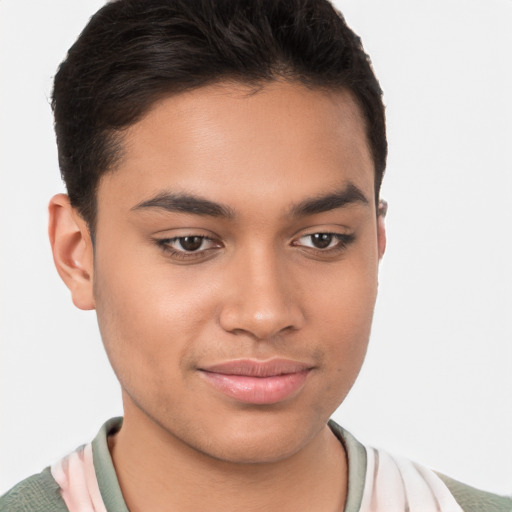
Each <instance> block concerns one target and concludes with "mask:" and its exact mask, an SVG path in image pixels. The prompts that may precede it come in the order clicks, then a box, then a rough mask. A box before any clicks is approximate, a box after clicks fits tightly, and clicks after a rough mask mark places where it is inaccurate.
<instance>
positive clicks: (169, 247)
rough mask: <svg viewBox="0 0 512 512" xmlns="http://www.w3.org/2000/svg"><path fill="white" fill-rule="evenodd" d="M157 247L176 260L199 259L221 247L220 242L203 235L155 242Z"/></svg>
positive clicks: (163, 239)
mask: <svg viewBox="0 0 512 512" xmlns="http://www.w3.org/2000/svg"><path fill="white" fill-rule="evenodd" d="M155 241H156V243H157V245H158V246H159V247H161V249H162V250H163V251H164V252H165V253H167V254H168V255H169V256H170V257H172V258H174V259H181V260H185V259H198V258H203V257H206V255H208V254H209V253H210V252H211V250H213V249H216V248H219V247H221V244H220V242H218V241H216V240H213V239H212V238H209V237H207V236H202V235H187V236H177V237H174V238H162V239H158V240H155Z"/></svg>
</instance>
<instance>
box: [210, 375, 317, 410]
mask: <svg viewBox="0 0 512 512" xmlns="http://www.w3.org/2000/svg"><path fill="white" fill-rule="evenodd" d="M201 374H202V375H203V377H204V378H205V379H206V380H207V381H208V382H209V383H210V384H211V385H212V386H213V387H214V388H215V389H217V390H218V391H220V392H221V393H223V394H224V395H227V396H229V397H231V398H234V399H235V400H238V401H239V402H244V403H247V404H260V405H262V404H276V403H278V402H282V401H283V400H286V399H287V398H290V397H292V396H294V395H295V394H296V393H297V392H298V391H299V390H300V389H301V388H302V386H303V385H304V382H305V381H306V379H307V376H308V374H309V370H306V371H303V372H298V373H288V374H285V375H275V376H272V377H248V376H245V375H227V374H224V373H214V372H207V371H202V372H201Z"/></svg>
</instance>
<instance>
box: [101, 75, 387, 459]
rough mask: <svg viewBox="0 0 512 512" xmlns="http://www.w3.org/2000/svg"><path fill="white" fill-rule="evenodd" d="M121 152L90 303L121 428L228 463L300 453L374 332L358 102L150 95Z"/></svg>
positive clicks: (306, 95) (210, 93) (283, 93)
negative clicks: (129, 425) (149, 432)
mask: <svg viewBox="0 0 512 512" xmlns="http://www.w3.org/2000/svg"><path fill="white" fill-rule="evenodd" d="M124 145H125V154H124V156H123V158H122V161H121V162H120V165H119V167H118V168H117V169H116V170H115V171H114V172H112V173H110V174H108V175H106V176H104V177H103V178H102V179H101V182H100V186H99V190H98V196H97V198H98V217H97V219H98V222H97V231H96V240H95V254H94V276H93V282H94V297H93V300H94V304H95V307H96V310H97V315H98V322H99V326H100V330H101V334H102V337H103V340H104V343H105V347H106V350H107V353H108V355H109V358H110V361H111V363H112V365H113V368H114V370H115V372H116V374H117V376H118V378H119V381H120V383H121V386H122V388H123V393H124V400H125V407H126V411H127V412H126V414H127V416H126V421H129V419H130V417H129V414H130V411H137V413H142V414H144V416H145V417H146V418H149V419H150V421H152V422H154V423H155V424H158V425H159V426H160V427H161V428H162V429H163V431H164V432H165V433H166V434H169V435H170V436H172V437H173V438H174V439H178V440H180V441H182V442H183V443H185V444H187V445H188V446H191V447H193V448H195V449H197V450H199V451H200V452H202V453H205V454H208V455H211V456H212V457H215V458H217V459H222V460H226V461H238V462H249V461H252V462H254V461H271V460H279V459H282V458H284V457H287V456H290V455H291V454H293V453H296V452H297V451H299V450H300V449H302V448H303V447H305V446H306V445H308V443H309V442H310V441H311V440H312V439H314V438H315V436H317V435H318V434H319V432H320V431H321V430H322V429H324V428H325V423H326V421H327V420H328V418H329V416H330V415H331V414H332V412H333V411H334V410H335V409H336V408H337V407H338V405H339V404H340V403H341V402H342V401H343V399H344V398H345V396H346V394H347V393H348V391H349V389H350V387H351V386H352V384H353V382H354V380H355V378H356V376H357V374H358V372H359V369H360V367H361V364H362V362H363V358H364V354H365V351H366V347H367V342H368V337H369V333H370V324H371V320H372V313H373V308H374V302H375V298H376V291H377V267H378V260H379V244H378V237H379V228H378V225H379V224H378V222H377V215H376V209H375V201H374V192H373V191H374V174H373V173H374V171H373V163H372V159H371V156H370V152H369V149H368V146H367V141H366V137H365V133H364V126H363V120H362V117H361V114H360V112H359V110H358V108H357V106H356V105H355V103H354V101H353V100H352V98H351V96H350V95H349V94H348V93H344V92H325V91H319V90H310V89H306V88H304V87H303V86H300V85H296V84H295V85H294V84H290V83H278V82H276V83H272V84H269V85H267V86H265V87H264V88H263V89H261V90H259V91H258V92H256V93H254V91H250V90H249V89H247V88H245V87H244V86H241V85H228V84H224V85H222V84H221V85H216V86H208V87H204V88H201V89H198V90H195V91H193V92H188V93H183V94H180V95H176V96H173V97H170V98H167V99H164V100H161V101H160V102H158V103H157V104H156V105H155V106H154V108H153V109H152V110H151V111H150V112H149V113H148V114H147V115H146V116H145V117H144V118H143V119H142V120H141V121H139V122H138V123H136V124H135V125H133V126H132V127H131V128H130V129H129V130H128V131H127V133H126V134H125V135H124ZM381 236H382V233H381Z"/></svg>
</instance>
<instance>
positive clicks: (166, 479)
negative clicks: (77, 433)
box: [109, 408, 347, 512]
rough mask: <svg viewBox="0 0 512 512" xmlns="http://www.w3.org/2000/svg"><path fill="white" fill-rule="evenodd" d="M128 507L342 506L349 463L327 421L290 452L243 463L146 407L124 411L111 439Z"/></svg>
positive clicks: (176, 510) (297, 511)
mask: <svg viewBox="0 0 512 512" xmlns="http://www.w3.org/2000/svg"><path fill="white" fill-rule="evenodd" d="M109 446H110V451H111V453H112V459H113V462H114V466H115V468H116V473H117V477H118V480H119V484H120V486H121V489H122V492H123V496H124V498H125V501H126V504H127V506H128V508H129V510H130V511H131V512H142V511H143V510H144V511H145V510H151V511H153V512H164V511H173V512H189V511H197V510H204V509H205V505H207V508H208V511H209V512H220V511H222V512H229V511H238V510H245V511H247V512H251V511H256V510H266V511H280V512H282V511H286V510H293V511H294V512H301V511H306V510H307V511H315V510H318V511H322V512H326V511H333V512H334V511H337V512H339V511H340V510H343V506H344V502H345V498H346V489H347V464H346V457H345V453H344V450H343V447H342V445H341V443H340V442H339V441H338V439H336V437H335V436H334V434H333V433H332V432H331V430H330V429H329V427H328V426H327V425H325V427H324V428H322V429H321V431H320V432H318V434H317V435H316V436H315V437H314V438H313V439H312V440H311V441H310V442H309V443H308V444H307V445H306V446H304V447H302V448H301V449H300V450H299V451H298V452H297V453H295V454H293V455H292V456H289V457H287V458H285V459H282V460H279V461H276V462H268V463H252V464H239V463H232V462H229V461H223V460H219V459H215V458H213V457H210V456H209V455H207V454H205V453H201V452H199V451H197V450H195V449H194V448H191V447H190V446H187V445H186V444H184V443H182V442H181V441H180V440H179V439H177V438H176V437H174V436H173V435H172V434H170V433H169V432H168V431H166V430H164V429H162V428H161V427H160V426H159V425H157V424H156V423H155V422H153V421H152V420H151V419H149V418H148V417H147V416H145V415H144V414H143V413H142V412H140V411H138V413H136V412H135V411H132V410H131V409H130V410H126V408H125V419H124V422H123V427H122V429H121V431H120V432H119V433H118V434H117V435H116V436H115V437H113V438H111V439H110V440H109Z"/></svg>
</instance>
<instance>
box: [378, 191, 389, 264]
mask: <svg viewBox="0 0 512 512" xmlns="http://www.w3.org/2000/svg"><path fill="white" fill-rule="evenodd" d="M387 211H388V203H387V202H386V201H384V200H383V199H381V200H380V201H379V211H378V212H377V249H378V251H379V260H381V259H382V257H383V256H384V253H385V252H386V223H385V218H386V213H387Z"/></svg>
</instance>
